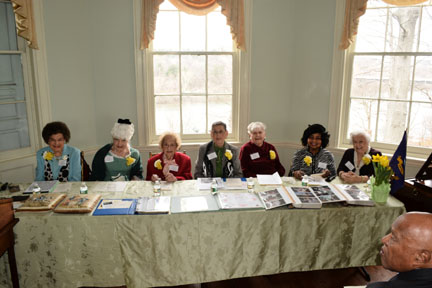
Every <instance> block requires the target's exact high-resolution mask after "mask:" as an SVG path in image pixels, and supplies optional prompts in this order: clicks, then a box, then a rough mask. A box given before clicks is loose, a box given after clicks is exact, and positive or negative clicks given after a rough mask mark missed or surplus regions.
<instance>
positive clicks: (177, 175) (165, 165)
mask: <svg viewBox="0 0 432 288" xmlns="http://www.w3.org/2000/svg"><path fill="white" fill-rule="evenodd" d="M180 146H181V139H180V137H179V136H178V135H177V134H175V133H171V132H167V133H164V134H162V135H161V137H160V138H159V147H160V148H161V149H162V152H161V153H159V154H157V155H155V156H153V157H151V158H150V159H149V160H148V162H147V177H146V180H152V181H155V180H158V179H162V180H166V181H168V182H174V181H177V180H187V179H192V173H191V159H190V157H189V156H187V155H186V154H183V153H179V152H177V150H178V149H179V148H180Z"/></svg>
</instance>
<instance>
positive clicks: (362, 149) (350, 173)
mask: <svg viewBox="0 0 432 288" xmlns="http://www.w3.org/2000/svg"><path fill="white" fill-rule="evenodd" d="M350 137H351V143H352V145H353V148H349V149H347V150H346V151H345V153H344V155H343V156H342V160H341V161H340V163H339V167H338V169H337V172H338V175H339V177H340V178H341V179H342V180H343V181H344V182H346V183H366V182H367V181H368V180H369V177H370V176H372V175H374V174H375V173H374V168H373V164H372V161H371V158H372V156H373V155H381V152H380V151H378V150H375V149H373V148H371V147H370V145H369V143H370V137H369V135H368V134H366V133H365V132H363V131H355V132H351V134H350Z"/></svg>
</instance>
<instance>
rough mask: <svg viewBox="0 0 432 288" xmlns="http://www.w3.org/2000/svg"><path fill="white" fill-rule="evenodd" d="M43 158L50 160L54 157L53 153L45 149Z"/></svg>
mask: <svg viewBox="0 0 432 288" xmlns="http://www.w3.org/2000/svg"><path fill="white" fill-rule="evenodd" d="M43 158H44V159H45V160H48V161H50V160H52V159H53V158H54V154H53V153H52V152H50V151H45V152H44V153H43Z"/></svg>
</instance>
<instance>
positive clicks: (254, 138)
mask: <svg viewBox="0 0 432 288" xmlns="http://www.w3.org/2000/svg"><path fill="white" fill-rule="evenodd" d="M247 129H248V133H249V138H250V142H247V143H246V144H244V145H243V146H242V147H241V149H240V163H241V167H242V171H243V176H244V177H256V174H273V173H275V172H278V173H279V175H280V176H283V175H284V174H285V168H284V167H283V166H282V164H281V163H280V161H279V155H278V153H277V151H276V148H275V147H274V146H273V145H272V144H270V143H267V142H266V141H265V137H266V126H265V125H264V123H261V122H252V123H250V124H249V125H248V127H247Z"/></svg>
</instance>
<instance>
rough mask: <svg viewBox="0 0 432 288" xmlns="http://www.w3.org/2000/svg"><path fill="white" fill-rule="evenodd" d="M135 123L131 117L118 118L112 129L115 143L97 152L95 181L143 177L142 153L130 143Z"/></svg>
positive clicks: (93, 173)
mask: <svg viewBox="0 0 432 288" xmlns="http://www.w3.org/2000/svg"><path fill="white" fill-rule="evenodd" d="M133 134H134V125H133V124H132V123H131V122H130V121H129V119H118V121H117V123H115V124H114V127H113V128H112V130H111V135H112V137H113V143H110V144H107V145H105V146H104V147H102V148H101V149H99V151H98V152H97V153H96V155H95V157H94V158H93V163H92V170H93V171H92V174H91V177H90V180H93V181H129V180H141V179H143V176H142V173H143V168H142V163H141V155H140V153H139V151H138V150H136V149H134V148H132V147H131V146H130V144H129V141H130V139H131V138H132V136H133Z"/></svg>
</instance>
